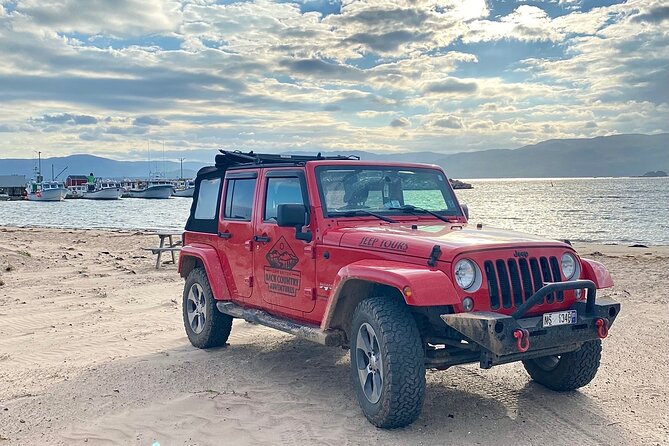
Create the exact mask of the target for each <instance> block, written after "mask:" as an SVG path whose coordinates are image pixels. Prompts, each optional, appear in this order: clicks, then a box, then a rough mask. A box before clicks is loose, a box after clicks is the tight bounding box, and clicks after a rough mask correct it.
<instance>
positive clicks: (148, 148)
mask: <svg viewBox="0 0 669 446" xmlns="http://www.w3.org/2000/svg"><path fill="white" fill-rule="evenodd" d="M146 151H147V152H148V153H149V180H150V179H151V140H150V139H147V140H146Z"/></svg>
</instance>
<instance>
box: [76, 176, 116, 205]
mask: <svg viewBox="0 0 669 446" xmlns="http://www.w3.org/2000/svg"><path fill="white" fill-rule="evenodd" d="M121 195H123V188H122V187H121V184H120V183H116V182H114V181H110V180H97V181H96V182H95V184H89V185H88V188H87V190H86V192H84V195H83V198H85V199H87V200H118V199H119V198H121Z"/></svg>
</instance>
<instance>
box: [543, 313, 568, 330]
mask: <svg viewBox="0 0 669 446" xmlns="http://www.w3.org/2000/svg"><path fill="white" fill-rule="evenodd" d="M543 319H544V327H555V326H556V325H570V324H575V323H576V310H567V311H556V312H555V313H544V318H543Z"/></svg>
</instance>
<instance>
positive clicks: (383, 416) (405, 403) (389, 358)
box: [351, 296, 425, 429]
mask: <svg viewBox="0 0 669 446" xmlns="http://www.w3.org/2000/svg"><path fill="white" fill-rule="evenodd" d="M365 323H367V324H369V325H371V327H372V329H373V330H374V331H375V333H376V336H377V338H378V345H379V349H380V352H381V362H382V363H383V366H382V367H383V371H382V378H383V385H382V386H381V389H382V390H381V395H380V399H379V400H378V401H377V402H376V403H374V404H373V403H371V402H370V401H369V400H368V399H367V397H366V396H365V394H364V392H363V390H362V386H361V384H360V378H359V376H358V369H357V366H356V351H357V349H356V339H357V334H358V330H359V329H360V327H361V325H363V324H365ZM351 373H352V378H353V386H354V389H355V392H356V397H357V399H358V403H359V404H360V407H361V408H362V411H363V413H364V415H365V417H366V418H367V419H368V420H369V421H370V422H371V423H372V424H373V425H375V426H377V427H381V428H386V429H393V428H399V427H404V426H407V425H409V424H411V423H413V422H414V421H416V419H417V418H418V416H419V415H420V412H421V410H422V407H423V400H424V397H425V359H424V350H423V345H422V341H421V336H420V332H419V331H418V327H417V326H416V322H415V320H414V318H413V316H412V315H411V312H410V311H409V309H408V308H407V307H406V305H405V304H404V302H402V301H401V300H400V299H396V298H394V297H389V296H380V297H372V298H369V299H366V300H363V301H362V302H360V304H358V306H357V307H356V309H355V312H354V313H353V321H352V327H351ZM383 375H385V376H383Z"/></svg>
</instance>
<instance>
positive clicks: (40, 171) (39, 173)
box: [37, 152, 43, 183]
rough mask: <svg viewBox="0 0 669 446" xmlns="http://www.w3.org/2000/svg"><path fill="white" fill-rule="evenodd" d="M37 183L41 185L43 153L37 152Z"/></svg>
mask: <svg viewBox="0 0 669 446" xmlns="http://www.w3.org/2000/svg"><path fill="white" fill-rule="evenodd" d="M37 163H38V164H37V166H38V167H37V182H38V183H41V182H42V180H43V178H42V152H37Z"/></svg>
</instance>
